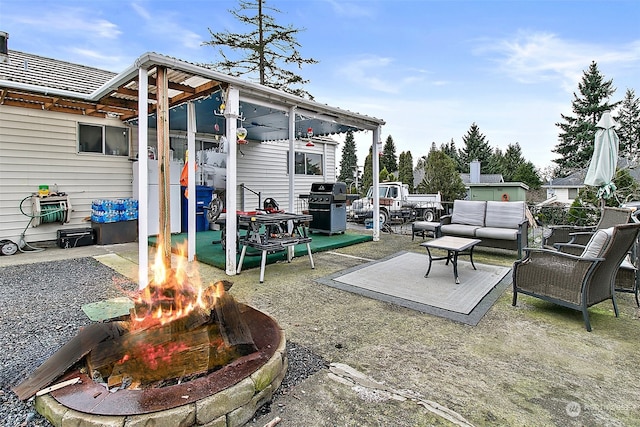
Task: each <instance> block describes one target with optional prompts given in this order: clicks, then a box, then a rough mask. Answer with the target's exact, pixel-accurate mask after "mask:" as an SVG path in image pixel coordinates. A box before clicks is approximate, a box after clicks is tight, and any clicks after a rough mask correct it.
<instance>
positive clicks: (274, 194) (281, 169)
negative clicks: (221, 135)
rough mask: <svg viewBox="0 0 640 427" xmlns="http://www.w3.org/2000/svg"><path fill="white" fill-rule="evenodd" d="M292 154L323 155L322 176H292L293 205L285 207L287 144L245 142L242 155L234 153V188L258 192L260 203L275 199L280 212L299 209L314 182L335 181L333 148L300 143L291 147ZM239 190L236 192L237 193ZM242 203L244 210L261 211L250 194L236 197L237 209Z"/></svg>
mask: <svg viewBox="0 0 640 427" xmlns="http://www.w3.org/2000/svg"><path fill="white" fill-rule="evenodd" d="M294 149H295V150H296V152H305V153H315V154H323V160H324V162H323V168H324V170H323V175H322V176H320V175H296V176H295V177H294V182H295V186H294V187H295V188H294V193H293V194H294V195H293V197H294V206H289V174H288V172H287V162H288V158H287V153H288V151H289V143H288V142H279V143H267V144H260V143H257V142H256V143H253V142H252V143H249V144H247V145H244V146H242V147H240V148H239V150H240V151H241V152H242V153H244V156H242V155H241V154H240V152H239V153H238V160H237V163H238V174H237V183H238V185H240V184H244V185H245V186H246V187H248V188H250V189H251V190H253V191H255V192H260V193H261V197H262V202H264V200H265V199H266V198H272V199H275V200H276V202H277V203H278V205H279V207H280V209H283V210H285V211H287V212H297V213H300V211H301V210H302V209H303V203H302V201H300V199H299V196H300V195H301V194H305V195H306V194H309V191H310V189H311V184H312V183H314V182H323V181H327V182H331V181H335V179H336V162H335V158H336V155H335V153H336V146H335V144H332V143H315V146H314V147H306V146H304V147H301V143H300V142H298V141H296V142H295V144H294ZM239 191H240V190H239ZM243 200H244V209H245V210H254V209H256V208H260V209H262V206H258V196H256V195H254V194H253V193H251V192H250V191H246V190H245V192H244V197H241V196H240V193H239V196H238V204H237V209H242V208H243V206H242V203H243Z"/></svg>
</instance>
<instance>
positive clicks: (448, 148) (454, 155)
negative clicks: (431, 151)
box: [440, 138, 462, 172]
mask: <svg viewBox="0 0 640 427" xmlns="http://www.w3.org/2000/svg"><path fill="white" fill-rule="evenodd" d="M440 149H441V150H442V151H443V152H444V154H446V155H447V156H449V158H451V159H452V160H453V161H454V162H455V163H456V169H457V170H458V172H462V162H461V161H460V153H459V152H458V149H457V148H456V143H455V142H453V138H451V142H449V143H448V144H442V145H441V146H440Z"/></svg>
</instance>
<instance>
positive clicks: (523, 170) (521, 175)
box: [511, 161, 542, 190]
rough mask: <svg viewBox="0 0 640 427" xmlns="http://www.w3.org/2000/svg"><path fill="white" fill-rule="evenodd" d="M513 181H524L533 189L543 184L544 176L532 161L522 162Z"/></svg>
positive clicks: (514, 174) (512, 178) (513, 176)
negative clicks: (542, 176) (541, 176)
mask: <svg viewBox="0 0 640 427" xmlns="http://www.w3.org/2000/svg"><path fill="white" fill-rule="evenodd" d="M511 181H512V182H523V183H525V184H527V185H528V186H529V189H531V190H537V189H538V188H540V186H541V185H542V178H540V174H539V173H538V171H537V170H536V167H535V165H534V164H533V163H531V162H526V161H525V162H523V163H521V164H520V165H519V166H518V167H517V169H516V170H515V172H514V173H513V175H512V177H511Z"/></svg>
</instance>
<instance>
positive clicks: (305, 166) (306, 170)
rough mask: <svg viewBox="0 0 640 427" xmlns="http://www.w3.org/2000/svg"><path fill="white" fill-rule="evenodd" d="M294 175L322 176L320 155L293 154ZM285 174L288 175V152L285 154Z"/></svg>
mask: <svg viewBox="0 0 640 427" xmlns="http://www.w3.org/2000/svg"><path fill="white" fill-rule="evenodd" d="M295 171H296V175H322V154H313V153H302V152H298V151H296V154H295ZM287 173H289V152H287Z"/></svg>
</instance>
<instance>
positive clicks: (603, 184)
mask: <svg viewBox="0 0 640 427" xmlns="http://www.w3.org/2000/svg"><path fill="white" fill-rule="evenodd" d="M615 125H616V122H615V121H614V120H613V118H611V114H610V112H609V111H605V112H604V113H602V117H600V121H599V122H598V124H596V126H597V127H598V130H597V131H596V137H595V145H594V147H593V157H592V158H591V163H589V169H588V170H587V176H586V177H585V179H584V183H585V184H586V185H591V186H594V187H600V188H599V189H598V197H599V198H600V199H601V200H602V205H603V206H604V199H608V198H610V197H611V196H613V192H614V191H615V189H616V186H615V185H614V184H613V182H612V181H613V177H614V175H615V173H616V164H617V163H618V143H619V139H618V135H616V131H615V130H614V127H615Z"/></svg>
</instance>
